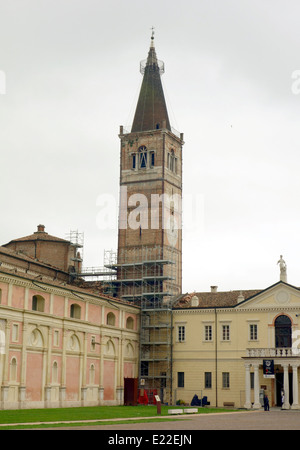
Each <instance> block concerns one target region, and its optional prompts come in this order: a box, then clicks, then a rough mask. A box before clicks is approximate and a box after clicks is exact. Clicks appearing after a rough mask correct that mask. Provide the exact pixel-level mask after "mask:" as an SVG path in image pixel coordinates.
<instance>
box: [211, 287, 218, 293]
mask: <svg viewBox="0 0 300 450" xmlns="http://www.w3.org/2000/svg"><path fill="white" fill-rule="evenodd" d="M210 292H213V293H216V292H218V286H211V287H210Z"/></svg>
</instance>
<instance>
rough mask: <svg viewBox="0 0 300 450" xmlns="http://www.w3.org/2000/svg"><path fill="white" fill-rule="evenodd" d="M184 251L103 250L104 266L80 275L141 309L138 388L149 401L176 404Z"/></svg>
mask: <svg viewBox="0 0 300 450" xmlns="http://www.w3.org/2000/svg"><path fill="white" fill-rule="evenodd" d="M178 264H179V251H178V250H177V249H176V248H174V247H171V246H170V247H168V246H164V247H162V246H159V245H156V246H139V247H130V248H124V249H120V250H119V254H118V257H117V254H116V252H113V251H112V250H109V251H105V252H104V267H102V268H93V267H91V268H86V269H84V270H83V271H82V273H81V274H79V275H80V276H82V277H86V278H88V279H89V280H91V279H97V280H101V282H102V284H103V292H104V293H107V294H109V295H111V296H115V297H118V298H120V299H122V300H124V301H127V302H130V303H132V304H134V305H137V306H139V307H140V310H141V313H140V349H139V353H140V355H139V360H140V365H139V387H140V389H144V390H146V392H147V396H148V400H149V402H150V403H153V402H154V396H155V395H159V396H160V399H161V401H162V402H163V403H164V402H169V403H170V404H171V403H172V334H173V320H172V305H173V302H174V299H176V298H177V296H178V294H180V292H179V288H178V281H177V277H178V273H177V270H178Z"/></svg>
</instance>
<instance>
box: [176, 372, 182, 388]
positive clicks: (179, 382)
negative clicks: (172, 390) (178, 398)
mask: <svg viewBox="0 0 300 450" xmlns="http://www.w3.org/2000/svg"><path fill="white" fill-rule="evenodd" d="M177 387H179V388H180V387H181V388H183V387H184V372H177Z"/></svg>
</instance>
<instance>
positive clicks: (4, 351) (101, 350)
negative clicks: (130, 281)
mask: <svg viewBox="0 0 300 450" xmlns="http://www.w3.org/2000/svg"><path fill="white" fill-rule="evenodd" d="M0 292H1V297H0V298H1V302H0V332H1V333H2V334H1V335H0V338H1V342H2V343H3V347H0V349H1V352H0V386H1V390H0V406H1V408H2V409H15V408H35V407H63V406H81V405H99V404H122V403H123V390H124V376H129V375H130V376H131V377H136V376H137V375H138V354H139V309H138V308H136V307H134V306H131V305H129V304H126V303H125V302H119V301H116V300H114V299H108V298H105V297H104V296H103V297H98V296H96V295H92V294H89V293H87V292H85V291H84V290H79V289H77V288H76V287H73V286H72V287H62V286H61V285H59V284H57V285H55V284H52V285H51V284H46V283H44V282H41V281H38V282H37V281H33V280H31V279H28V278H25V277H22V276H17V275H12V274H8V273H4V272H0ZM33 296H40V297H39V298H41V297H42V298H43V309H42V310H32V297H33ZM74 304H75V305H77V307H79V308H80V309H77V310H76V311H75V313H74V311H73V313H74V314H75V317H71V305H74ZM109 313H110V318H111V317H112V314H113V315H114V318H115V320H114V322H111V321H110V322H109V324H107V317H108V314H109ZM78 314H79V316H78ZM128 319H129V320H128ZM112 323H114V324H112ZM3 340H4V342H3ZM1 342H0V343H1Z"/></svg>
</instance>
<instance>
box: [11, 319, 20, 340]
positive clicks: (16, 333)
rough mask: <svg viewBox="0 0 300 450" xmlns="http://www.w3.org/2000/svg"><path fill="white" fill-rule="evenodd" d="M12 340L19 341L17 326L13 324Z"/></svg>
mask: <svg viewBox="0 0 300 450" xmlns="http://www.w3.org/2000/svg"><path fill="white" fill-rule="evenodd" d="M12 340H13V342H18V340H19V325H18V324H16V323H14V324H13V326H12Z"/></svg>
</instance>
